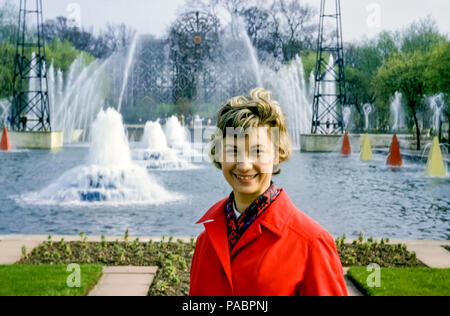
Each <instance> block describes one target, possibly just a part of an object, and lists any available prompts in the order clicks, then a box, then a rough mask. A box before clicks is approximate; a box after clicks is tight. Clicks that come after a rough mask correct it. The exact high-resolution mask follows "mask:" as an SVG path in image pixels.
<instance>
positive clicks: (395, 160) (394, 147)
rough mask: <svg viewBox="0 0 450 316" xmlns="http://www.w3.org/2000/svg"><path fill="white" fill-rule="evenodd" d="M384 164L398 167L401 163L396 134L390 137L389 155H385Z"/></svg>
mask: <svg viewBox="0 0 450 316" xmlns="http://www.w3.org/2000/svg"><path fill="white" fill-rule="evenodd" d="M386 164H387V165H388V166H395V167H400V166H401V165H402V164H403V161H402V155H401V154H400V146H399V144H398V139H397V135H394V137H393V138H392V143H391V149H390V150H389V155H388V157H387V161H386Z"/></svg>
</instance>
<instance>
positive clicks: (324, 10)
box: [311, 0, 346, 134]
mask: <svg viewBox="0 0 450 316" xmlns="http://www.w3.org/2000/svg"><path fill="white" fill-rule="evenodd" d="M328 21H330V22H332V25H333V30H332V32H331V33H330V35H328V36H327V35H326V34H325V26H326V22H328ZM334 28H335V29H334ZM326 59H328V61H326ZM345 99H346V90H345V74H344V44H343V40H342V22H341V2H340V0H328V1H327V0H321V3H320V23H319V36H318V40H317V61H316V68H315V85H314V100H313V117H312V130H311V132H312V133H313V134H341V133H342V132H343V117H342V107H343V106H344V104H345Z"/></svg>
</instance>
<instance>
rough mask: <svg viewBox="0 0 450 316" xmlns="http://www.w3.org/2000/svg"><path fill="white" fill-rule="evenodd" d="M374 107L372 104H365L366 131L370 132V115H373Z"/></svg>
mask: <svg viewBox="0 0 450 316" xmlns="http://www.w3.org/2000/svg"><path fill="white" fill-rule="evenodd" d="M372 108H373V107H372V105H371V104H364V105H363V111H364V115H365V118H366V130H368V129H369V126H370V124H369V123H370V122H369V115H370V113H372Z"/></svg>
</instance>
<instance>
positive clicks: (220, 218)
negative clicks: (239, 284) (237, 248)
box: [197, 199, 234, 293]
mask: <svg viewBox="0 0 450 316" xmlns="http://www.w3.org/2000/svg"><path fill="white" fill-rule="evenodd" d="M225 203H226V199H225V200H222V201H220V202H219V203H217V204H216V205H215V206H214V207H213V208H211V210H210V211H208V212H207V213H206V214H205V216H203V217H202V219H200V220H199V221H198V222H197V224H200V223H203V224H204V226H205V230H206V233H207V234H208V237H209V240H210V241H211V244H212V246H213V248H214V251H215V252H216V254H217V257H218V258H219V261H220V263H221V265H222V268H223V270H224V271H225V275H226V276H227V279H228V282H229V284H230V288H231V291H232V293H234V289H233V277H232V273H231V257H230V247H229V244H228V232H227V225H226V218H225V212H224V207H225Z"/></svg>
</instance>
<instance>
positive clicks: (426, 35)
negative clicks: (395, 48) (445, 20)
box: [400, 17, 446, 53]
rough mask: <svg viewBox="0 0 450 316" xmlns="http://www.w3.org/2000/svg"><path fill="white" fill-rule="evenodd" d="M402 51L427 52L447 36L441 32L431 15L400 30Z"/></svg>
mask: <svg viewBox="0 0 450 316" xmlns="http://www.w3.org/2000/svg"><path fill="white" fill-rule="evenodd" d="M400 38H401V39H400V42H401V51H402V52H404V53H413V52H417V51H419V52H422V53H427V52H430V51H431V50H433V48H434V47H435V46H436V45H438V44H440V43H443V42H445V41H446V39H445V36H443V35H441V34H439V29H438V27H437V23H436V21H435V20H433V19H431V18H430V17H428V18H426V19H423V20H419V21H417V22H414V23H412V24H411V25H409V26H408V27H407V28H406V29H404V30H403V31H402V32H400Z"/></svg>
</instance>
